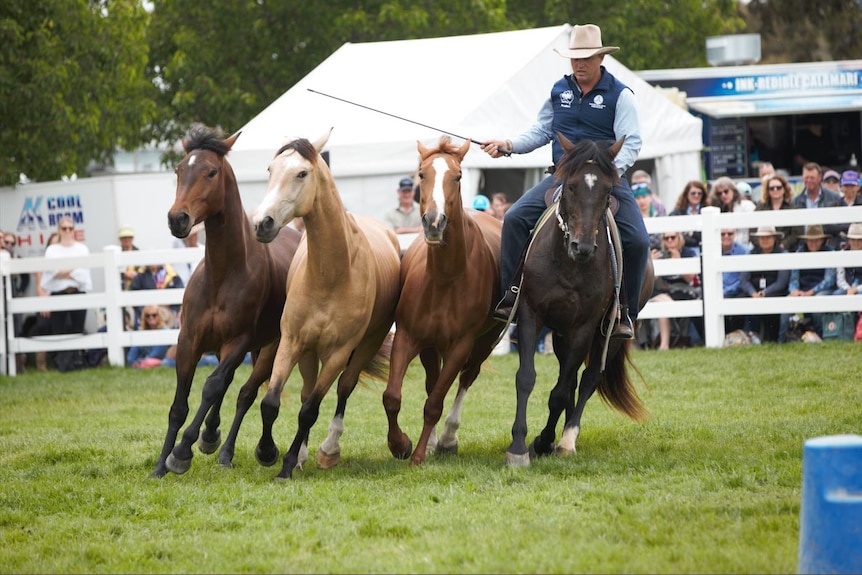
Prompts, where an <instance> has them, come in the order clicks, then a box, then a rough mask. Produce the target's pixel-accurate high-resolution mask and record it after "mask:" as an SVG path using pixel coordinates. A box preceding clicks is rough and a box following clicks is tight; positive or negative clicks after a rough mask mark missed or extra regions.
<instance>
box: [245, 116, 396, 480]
mask: <svg viewBox="0 0 862 575" xmlns="http://www.w3.org/2000/svg"><path fill="white" fill-rule="evenodd" d="M328 139H329V133H327V134H325V135H324V136H322V137H321V138H319V139H318V140H317V141H316V142H314V143H313V144H312V143H311V142H309V141H308V140H306V139H298V140H294V141H292V142H289V143H287V144H285V145H284V146H282V148H281V149H280V150H279V151H278V152H277V153H276V154H275V158H274V159H273V160H272V162H271V163H270V165H269V184H268V186H267V192H266V196H265V197H264V199H263V202H262V203H261V205H260V206H259V207H258V208H257V211H256V212H255V214H254V216H253V221H254V227H255V231H256V232H257V239H258V240H260V241H262V242H269V241H272V239H273V238H274V237H275V236H276V234H277V233H278V230H279V229H280V228H281V227H282V226H283V225H285V224H286V223H287V222H289V221H290V220H292V219H293V218H295V217H302V219H303V222H304V223H305V235H304V236H303V241H302V243H301V244H300V246H299V249H298V250H297V252H296V258H295V259H294V261H293V265H292V266H291V269H290V274H289V275H288V279H287V302H288V304H287V305H286V306H285V307H284V313H283V314H282V316H281V333H282V338H281V342H280V343H279V346H278V353H277V355H276V358H275V365H274V366H273V371H272V377H271V378H270V382H269V389H268V391H267V393H266V395H265V397H264V398H263V399H262V400H261V404H260V411H261V415H262V419H263V433H262V434H261V438H260V441H259V442H258V445H257V449H256V450H255V455H256V457H257V459H258V461H259V462H260V463H261V464H262V465H272V464H274V463H275V462H276V460H277V459H278V448H277V447H276V445H275V441H274V440H273V437H272V425H273V423H274V422H275V419H276V418H277V417H278V411H279V405H280V403H281V392H282V389H283V388H284V384H285V382H286V381H287V378H288V377H289V376H290V373H291V372H292V371H293V368H294V366H295V365H297V364H299V372H300V374H301V376H302V393H301V400H302V406H301V408H300V410H299V418H298V420H299V426H298V429H297V432H296V436H295V438H294V440H293V443H292V444H291V446H290V448H289V449H288V451H287V452H286V453H285V454H284V459H283V466H282V469H281V472H280V473H279V474H278V478H279V479H286V478H289V477H292V475H293V469H294V467H298V466H301V465H302V463H303V462H304V461H305V459H306V458H307V456H308V455H307V454H308V445H307V444H308V434H309V431H310V430H311V428H312V426H313V425H314V423H315V422H316V421H317V417H318V415H319V411H320V403H321V401H323V398H324V396H325V395H326V393H327V391H329V388H330V387H331V386H332V384H333V382H334V381H335V379H336V378H338V402H337V405H336V408H335V416H334V418H333V419H332V422H331V423H330V425H329V433H328V435H327V437H326V439H325V440H324V441H323V443H322V444H321V446H320V449H319V451H318V452H317V464H318V466H319V467H321V468H324V469H325V468H329V467H332V466H333V465H335V464H337V463H338V461H339V459H340V453H341V447H340V445H339V442H338V441H339V437H340V436H341V434H342V432H343V430H344V410H345V407H346V405H347V400H348V398H349V397H350V394H351V392H352V391H353V389H354V388H355V387H356V383H357V381H358V380H359V376H360V372H365V373H366V374H367V375H371V376H374V377H378V378H380V379H383V378H384V377H385V369H384V367H385V365H384V361H383V359H382V358H381V356H380V355H379V354H378V352H379V351H380V350H381V346H382V344H383V343H384V340H385V339H386V336H387V335H388V334H389V330H390V328H391V327H392V321H393V319H394V316H395V305H396V304H397V303H398V293H399V285H398V266H399V262H400V249H399V245H398V238H397V237H396V236H395V232H394V231H392V230H391V229H389V228H388V227H387V226H385V225H384V224H383V223H382V222H379V221H377V220H375V219H374V218H371V217H367V216H361V215H356V214H349V213H348V212H347V211H346V210H345V209H344V204H343V203H342V201H341V198H340V196H339V195H338V190H337V189H336V187H335V182H334V180H333V178H332V173H331V172H330V171H329V166H327V165H326V162H324V161H323V158H322V157H321V155H320V152H321V150H322V149H323V147H324V145H326V142H327V140H328ZM385 355H386V356H387V358H386V359H388V354H385ZM339 374H341V376H340V377H339Z"/></svg>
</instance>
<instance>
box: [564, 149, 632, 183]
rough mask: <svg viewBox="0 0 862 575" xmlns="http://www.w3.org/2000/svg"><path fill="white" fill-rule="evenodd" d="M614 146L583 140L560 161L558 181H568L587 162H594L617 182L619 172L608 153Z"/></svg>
mask: <svg viewBox="0 0 862 575" xmlns="http://www.w3.org/2000/svg"><path fill="white" fill-rule="evenodd" d="M612 144H613V142H593V141H592V140H581V141H580V142H578V143H577V144H575V147H574V148H572V150H571V151H570V152H567V153H566V154H564V155H563V157H562V158H561V159H560V162H559V163H558V164H557V167H556V170H555V174H556V175H557V179H558V180H561V181H566V180H568V179H569V177H570V176H571V175H572V174H573V173H574V172H575V171H576V170H577V169H579V168H580V167H581V166H583V165H584V164H586V163H587V162H594V163H595V164H596V165H598V167H599V170H601V171H602V172H605V173H608V174H612V178H613V179H614V181H616V179H617V171H616V168H615V167H614V159H613V157H612V156H611V154H610V152H609V151H608V148H609V147H610V146H611V145H612Z"/></svg>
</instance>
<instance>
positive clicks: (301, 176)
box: [296, 170, 308, 180]
mask: <svg viewBox="0 0 862 575" xmlns="http://www.w3.org/2000/svg"><path fill="white" fill-rule="evenodd" d="M307 175H308V171H306V170H302V171H301V172H299V173H298V174H296V177H297V178H299V179H300V180H304V179H305V176H307Z"/></svg>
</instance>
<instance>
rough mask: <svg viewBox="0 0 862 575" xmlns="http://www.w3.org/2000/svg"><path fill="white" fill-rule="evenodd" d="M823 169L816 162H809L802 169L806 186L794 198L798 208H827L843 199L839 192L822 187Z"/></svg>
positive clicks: (803, 181) (803, 182)
mask: <svg viewBox="0 0 862 575" xmlns="http://www.w3.org/2000/svg"><path fill="white" fill-rule="evenodd" d="M822 181H823V168H821V167H820V164H818V163H816V162H808V163H807V164H805V165H804V166H803V167H802V184H803V185H804V186H805V187H804V189H803V190H802V191H801V192H799V194H798V195H797V196H796V197H795V198H793V204H794V205H795V206H796V207H797V208H827V207H829V206H832V205H834V204H835V202H837V201H838V200H839V199H841V196H840V195H839V194H838V192H833V191H832V190H828V189H826V188H824V187H823V186H822Z"/></svg>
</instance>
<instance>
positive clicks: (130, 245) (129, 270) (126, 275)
mask: <svg viewBox="0 0 862 575" xmlns="http://www.w3.org/2000/svg"><path fill="white" fill-rule="evenodd" d="M117 237H118V238H119V240H120V249H121V250H123V251H124V252H131V251H138V246H136V245H135V230H133V229H132V228H131V227H129V226H123V227H121V228H120V229H119V231H118V232H117ZM142 270H143V268H142V267H137V268H136V267H135V266H126V267H125V268H124V269H121V270H120V284H121V285H122V286H123V290H124V291H128V289H129V286H131V285H132V280H133V279H135V276H136V275H138V274H139V273H140V272H141V271H142Z"/></svg>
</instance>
